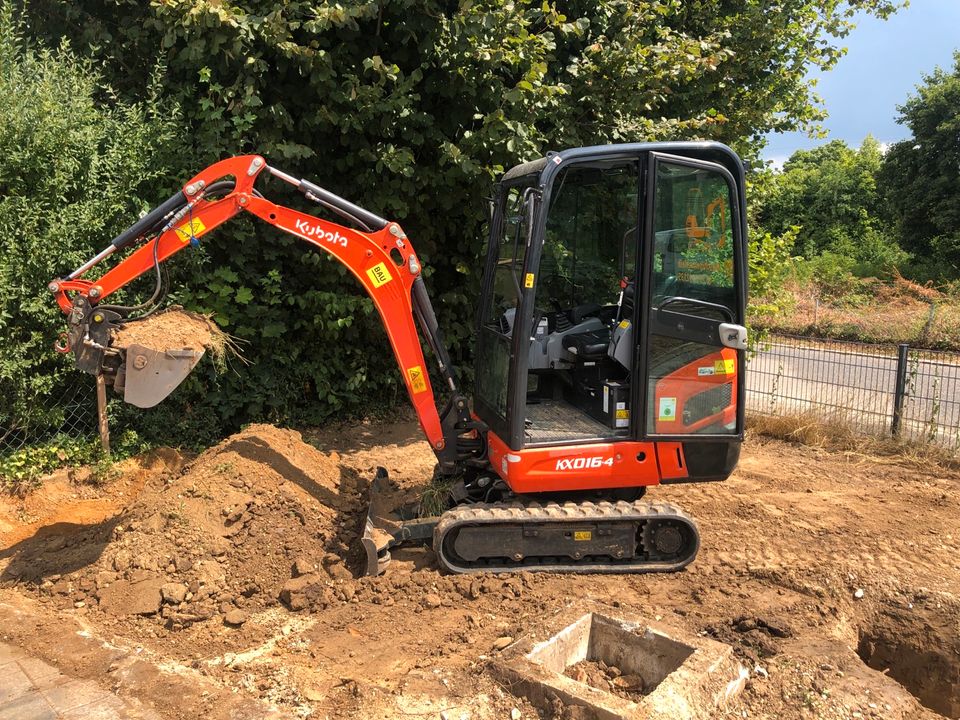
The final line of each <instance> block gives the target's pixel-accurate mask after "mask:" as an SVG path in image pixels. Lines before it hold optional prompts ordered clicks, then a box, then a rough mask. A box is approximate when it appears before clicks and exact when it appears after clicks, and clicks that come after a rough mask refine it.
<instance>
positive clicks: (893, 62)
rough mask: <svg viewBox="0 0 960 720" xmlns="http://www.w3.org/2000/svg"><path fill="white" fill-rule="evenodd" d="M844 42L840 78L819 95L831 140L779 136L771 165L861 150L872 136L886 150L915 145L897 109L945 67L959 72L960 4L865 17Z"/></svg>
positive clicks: (831, 75) (834, 75)
mask: <svg viewBox="0 0 960 720" xmlns="http://www.w3.org/2000/svg"><path fill="white" fill-rule="evenodd" d="M858 20H859V21H858V22H857V27H856V28H854V30H853V32H851V33H850V34H849V35H848V36H847V37H846V38H844V39H843V40H842V41H840V42H841V44H842V45H844V46H846V47H847V48H848V52H847V54H846V55H845V56H844V57H842V58H841V59H840V61H839V62H838V63H837V64H836V66H835V67H834V68H833V70H831V71H829V72H827V73H824V74H822V75H817V76H814V77H819V82H818V84H817V87H816V91H817V92H818V93H819V95H820V96H821V97H822V98H823V100H824V105H825V107H826V110H827V112H828V113H829V114H830V116H829V117H828V118H827V120H826V121H825V122H824V123H823V125H824V127H825V128H826V129H827V130H828V131H829V136H828V137H827V138H826V139H813V140H811V139H810V138H808V137H807V136H806V134H804V133H783V134H771V135H770V136H769V137H768V144H767V148H766V150H765V151H764V153H763V154H764V157H765V158H766V159H768V160H773V161H774V164H775V165H776V166H778V167H779V166H780V165H781V164H782V163H783V161H784V160H786V159H787V158H788V157H790V155H791V154H792V153H793V152H794V151H795V150H799V149H801V148H811V147H816V146H817V145H820V144H822V143H825V142H827V141H829V140H837V139H839V140H843V141H845V142H847V143H848V144H849V145H853V146H858V145H860V143H861V142H862V141H863V138H865V137H866V136H867V135H868V134H870V135H873V136H874V137H875V138H877V140H879V141H880V142H884V143H890V142H896V141H897V140H903V139H905V138H907V137H909V135H910V132H909V130H908V129H907V128H905V127H903V126H902V125H898V124H897V123H896V117H897V115H898V113H897V105H901V104H903V102H904V100H906V99H907V96H908V95H911V94H913V92H914V89H915V87H916V86H917V85H918V84H919V83H920V82H921V81H922V78H923V75H924V74H928V73H930V72H932V71H933V69H934V68H935V67H936V66H937V65H939V66H941V67H943V68H949V67H952V65H953V51H954V50H955V49H960V0H911V2H910V6H909V7H907V8H904V9H902V10H900V11H899V12H897V13H896V14H894V15H893V16H892V17H890V19H889V20H877V19H875V18H872V17H860V18H859V19H858Z"/></svg>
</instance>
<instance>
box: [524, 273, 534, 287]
mask: <svg viewBox="0 0 960 720" xmlns="http://www.w3.org/2000/svg"><path fill="white" fill-rule="evenodd" d="M523 286H524V287H525V288H532V287H533V273H527V274H526V276H525V277H524V278H523Z"/></svg>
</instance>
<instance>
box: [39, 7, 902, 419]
mask: <svg viewBox="0 0 960 720" xmlns="http://www.w3.org/2000/svg"><path fill="white" fill-rule="evenodd" d="M895 5H896V3H894V2H892V1H891V0H857V1H856V2H847V1H846V0H825V1H822V2H815V1H814V0H783V2H779V3H777V4H776V5H771V4H769V3H758V2H753V1H750V0H739V1H737V2H729V1H728V0H690V1H686V2H684V1H681V0H634V1H630V2H627V1H626V0H594V1H592V2H576V1H574V2H562V3H550V2H542V1H533V0H519V1H518V2H507V1H506V0H482V1H475V2H471V1H470V0H462V1H461V2H457V3H440V2H435V1H431V0H428V1H427V2H420V1H416V2H415V1H414V0H393V1H391V2H384V1H383V0H377V1H376V2H374V1H373V0H358V1H357V2H352V3H337V2H331V1H329V0H316V1H313V2H299V1H296V0H284V2H279V1H278V0H274V1H273V2H251V1H250V0H224V1H218V2H213V1H212V0H165V1H164V2H151V3H145V2H142V1H141V0H90V2H84V3H74V2H68V1H67V0H35V2H34V3H33V4H32V5H31V6H30V12H31V13H32V14H33V16H34V17H36V18H38V19H39V18H42V19H43V23H42V26H41V25H40V24H39V23H38V24H37V28H38V29H39V30H40V31H42V32H44V33H46V34H47V36H48V38H50V39H55V38H59V36H60V35H68V36H70V37H71V38H72V40H73V41H74V43H75V44H76V45H77V46H81V47H83V48H89V51H90V53H91V56H93V57H95V58H96V59H97V61H98V62H99V63H100V64H101V66H102V67H103V68H105V72H106V74H107V77H108V79H109V81H110V83H111V84H112V86H114V87H115V88H117V89H118V91H119V93H120V94H121V96H123V97H127V98H130V99H132V100H135V101H137V102H143V103H146V102H148V101H149V98H148V97H146V95H145V93H144V88H146V87H149V83H148V81H149V79H150V77H151V72H152V68H153V65H152V63H153V60H154V54H155V52H156V51H157V49H160V51H161V52H162V53H163V56H162V59H163V61H164V63H165V72H164V73H163V75H162V83H163V88H164V93H165V95H166V96H168V97H171V98H173V99H175V100H177V101H178V102H179V103H180V105H181V107H182V108H183V123H184V129H183V133H182V135H183V136H184V137H185V138H188V139H189V142H190V143H191V150H190V151H189V152H185V153H182V154H181V156H180V157H179V158H178V162H177V171H176V172H171V173H170V175H169V178H170V179H171V180H173V179H174V178H176V179H182V178H184V177H185V176H188V175H190V174H191V173H193V172H194V171H196V170H197V169H199V168H201V167H203V166H204V165H206V164H207V163H209V162H210V161H212V160H215V159H219V158H220V157H223V156H225V155H228V154H235V153H238V152H246V151H254V150H255V151H258V152H261V153H263V154H264V155H266V156H267V157H268V159H269V160H270V161H271V163H273V164H275V165H277V166H279V167H281V168H283V169H285V170H288V171H289V172H293V173H297V174H300V175H303V176H305V177H309V178H311V179H314V180H315V181H317V182H318V183H319V184H321V185H323V186H325V187H328V188H329V189H331V190H332V191H334V192H337V193H339V194H341V195H344V196H346V197H348V198H350V199H351V200H353V201H355V202H357V203H359V204H361V205H363V206H365V207H369V208H371V209H373V210H375V211H377V212H378V213H380V214H381V215H384V216H387V217H390V218H395V219H398V220H400V221H401V222H403V224H404V226H405V227H406V230H407V231H408V232H409V234H410V236H411V238H412V240H413V242H414V243H415V246H416V248H417V250H418V253H419V255H420V256H421V258H422V259H423V260H424V263H425V266H426V267H427V268H431V269H432V273H425V274H426V276H427V282H428V285H429V288H430V291H431V295H432V297H433V298H434V302H435V304H436V306H437V310H438V315H439V317H440V321H441V325H442V326H443V328H444V331H445V335H446V338H447V341H448V343H449V344H450V345H451V347H452V351H453V355H454V359H455V360H464V359H468V358H469V354H470V351H471V349H472V348H471V345H472V337H473V327H472V321H473V312H474V303H475V299H476V296H477V294H478V288H479V275H480V272H481V267H480V264H479V263H478V261H477V257H478V255H479V250H480V246H481V243H482V238H483V225H484V219H485V210H486V208H485V202H484V200H483V198H484V197H485V196H486V194H487V192H488V188H489V183H490V181H491V180H492V179H493V178H495V177H496V176H497V175H498V174H499V173H501V172H502V171H503V170H504V169H505V168H507V167H509V166H511V165H513V164H514V163H515V162H517V161H519V160H521V159H530V158H533V157H536V156H538V155H541V154H542V153H543V152H544V151H545V150H548V149H557V148H561V147H565V146H575V145H584V144H592V143H604V142H617V141H636V140H650V139H664V138H678V139H682V138H694V137H697V138H700V137H710V138H715V139H719V140H723V141H726V142H728V143H730V144H732V145H733V146H734V147H735V148H736V149H738V150H739V151H740V152H741V153H743V154H744V155H746V156H755V154H756V152H757V150H758V148H759V146H760V138H761V137H762V136H763V134H764V133H766V132H767V131H769V130H771V129H779V130H792V129H804V128H806V129H809V128H811V127H813V126H814V125H815V123H816V121H817V120H818V119H819V118H820V117H821V115H822V113H821V111H820V110H819V108H818V107H817V104H816V98H815V96H814V95H813V93H812V88H811V86H810V84H809V82H808V81H807V80H806V79H805V78H806V76H807V74H808V73H809V72H810V70H812V69H828V68H829V67H830V66H831V65H832V64H833V63H834V62H835V61H836V60H837V58H838V57H839V56H840V54H841V50H840V49H839V48H838V47H837V45H836V42H834V41H835V40H837V39H838V38H841V37H843V36H844V35H845V34H846V33H847V32H848V31H849V29H850V27H851V25H850V19H851V17H852V13H853V11H854V10H855V9H860V10H864V11H867V12H872V13H875V14H877V15H880V16H884V15H886V14H888V13H889V12H891V11H892V10H893V8H894V7H895ZM81 95H82V94H81ZM158 137H163V134H162V133H153V134H151V136H150V140H151V142H152V143H153V145H151V147H154V146H155V144H156V142H155V139H156V138H158ZM144 154H145V152H144V151H141V155H139V157H142V156H144ZM151 167H159V164H156V163H155V164H153V165H151ZM131 175H133V174H132V173H131V172H130V171H129V170H128V169H124V170H123V172H122V173H121V175H120V176H119V177H118V179H117V182H116V183H114V184H113V185H112V186H111V187H112V192H110V193H109V194H105V195H104V197H107V198H109V201H110V202H111V203H113V204H114V205H117V206H119V205H120V204H127V202H126V199H127V198H130V197H131V196H133V197H136V196H137V193H138V190H137V188H141V187H146V186H143V185H137V184H132V185H130V186H129V187H125V183H126V184H129V183H130V182H131ZM135 177H140V175H139V174H138V175H135ZM161 184H162V183H160V182H158V181H154V182H153V183H152V185H153V186H158V185H161ZM264 190H265V191H266V192H267V193H269V194H270V195H271V196H274V197H276V198H277V199H278V200H281V201H285V202H290V197H291V194H290V193H289V192H287V193H286V194H285V193H284V190H283V188H277V187H276V185H275V184H274V185H273V186H266V187H265V188H264ZM160 195H161V196H162V193H160ZM121 199H123V203H122V202H121ZM122 209H125V208H120V207H115V208H114V210H117V211H119V210H122ZM110 217H113V215H110ZM127 219H128V220H129V219H131V215H130V214H128V216H127ZM78 254H80V255H82V254H83V253H78ZM38 255H39V256H40V257H41V258H43V259H44V260H45V261H49V262H50V263H51V264H55V265H56V266H57V268H56V271H57V272H60V271H62V270H63V268H64V267H69V266H70V265H71V263H72V261H73V259H72V258H63V257H61V258H51V257H50V254H49V253H48V252H47V253H38ZM171 265H175V266H176V267H175V269H174V284H175V286H178V287H180V288H181V289H180V290H179V291H178V292H177V293H176V296H175V297H174V298H173V299H174V300H176V301H178V302H181V303H182V304H184V305H186V306H187V307H189V308H191V309H194V310H199V311H202V312H212V313H214V314H215V315H216V318H217V321H218V322H219V323H220V324H222V325H223V326H224V328H225V329H226V330H228V331H229V332H231V333H233V334H234V335H236V336H237V337H238V338H239V339H241V340H243V341H246V345H245V346H244V354H245V355H246V357H247V359H248V360H249V361H250V364H249V365H247V366H241V365H237V366H236V367H235V368H234V369H233V371H228V372H227V373H224V374H221V375H215V374H214V373H213V371H212V369H211V368H210V367H209V364H207V363H204V365H202V366H201V373H200V374H199V375H195V376H194V377H192V378H191V379H190V381H188V383H189V384H187V385H186V386H185V387H184V388H182V389H180V390H178V391H177V393H176V394H175V395H174V396H173V397H172V398H170V400H168V401H167V402H166V403H164V404H163V405H161V406H160V407H158V408H157V409H155V410H152V411H149V412H148V413H146V414H143V415H141V416H138V417H139V420H138V422H139V427H140V428H141V429H142V431H143V432H144V433H146V434H148V435H149V436H151V437H152V435H153V433H155V432H156V433H157V434H158V435H162V434H167V435H169V434H170V428H171V427H175V428H176V432H177V434H178V436H181V437H191V438H198V437H207V436H209V435H216V434H218V433H221V432H222V431H223V430H224V429H226V428H228V427H231V426H236V425H238V424H239V423H241V422H244V421H248V420H251V419H270V420H274V421H284V420H285V421H291V422H320V421H322V420H324V419H325V418H326V417H328V416H329V415H330V414H332V413H345V412H347V413H350V412H358V411H364V410H371V409H377V408H383V407H386V406H388V405H390V404H391V403H392V402H394V401H395V400H396V399H398V398H402V397H403V396H404V391H403V389H402V386H401V385H400V381H399V377H398V374H397V372H396V369H395V367H394V364H393V360H392V357H390V355H389V352H388V351H387V350H386V347H387V344H386V340H385V338H384V336H383V333H382V331H381V330H380V329H378V327H377V326H378V325H379V321H378V319H377V317H376V315H375V313H374V312H373V311H372V307H371V305H370V303H369V301H368V300H367V299H366V298H364V297H362V295H361V294H360V292H359V289H358V288H356V286H355V284H354V283H353V282H352V280H351V279H350V278H349V276H348V275H347V273H346V272H345V270H344V269H343V268H341V267H339V266H338V265H335V264H333V263H331V262H329V261H327V260H325V259H323V258H321V257H319V256H318V255H317V254H316V253H315V252H314V251H312V250H309V249H308V248H306V247H305V246H303V245H302V244H301V243H299V242H298V241H296V240H294V239H292V238H288V237H281V236H279V235H278V234H277V233H276V232H275V231H273V230H271V229H269V228H265V227H263V226H256V227H255V226H253V225H251V224H247V223H239V222H235V223H233V224H231V225H230V226H229V227H227V228H224V229H222V230H220V231H218V232H215V233H211V235H209V236H207V237H206V238H205V239H204V241H203V248H202V251H201V252H200V253H193V254H192V258H190V259H188V260H186V261H185V262H184V261H182V260H180V259H178V260H177V261H175V262H174V263H171ZM44 270H45V271H46V268H45V269H44ZM45 277H49V274H48V275H46V276H45ZM55 325H56V323H55V322H54V321H53V319H52V317H51V318H50V324H49V325H47V326H46V327H54V326H55ZM204 368H205V370H204ZM204 372H205V373H206V374H205V375H204V374H203V373H204Z"/></svg>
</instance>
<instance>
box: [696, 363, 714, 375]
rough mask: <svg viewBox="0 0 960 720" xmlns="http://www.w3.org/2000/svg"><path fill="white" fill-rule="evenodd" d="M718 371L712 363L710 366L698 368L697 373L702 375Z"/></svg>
mask: <svg viewBox="0 0 960 720" xmlns="http://www.w3.org/2000/svg"><path fill="white" fill-rule="evenodd" d="M716 372H717V370H716V368H715V367H713V366H712V365H711V366H710V367H698V368H697V375H700V376H701V377H702V376H704V375H714V374H716Z"/></svg>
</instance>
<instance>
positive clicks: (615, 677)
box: [564, 660, 647, 702]
mask: <svg viewBox="0 0 960 720" xmlns="http://www.w3.org/2000/svg"><path fill="white" fill-rule="evenodd" d="M564 675H566V676H567V677H568V678H572V679H574V680H576V681H577V682H581V683H586V684H587V685H589V686H590V687H595V688H597V689H598V690H603V691H604V692H611V693H613V694H614V695H619V696H620V697H622V698H625V699H627V700H630V701H632V702H639V701H640V700H641V699H643V695H644V693H645V691H646V690H647V688H645V687H644V684H643V678H641V677H640V676H639V675H624V674H623V673H622V672H621V671H620V668H618V667H615V666H611V665H607V664H606V663H604V662H603V661H602V660H581V661H580V662H578V663H574V664H573V665H570V666H569V667H568V668H567V669H566V671H565V672H564Z"/></svg>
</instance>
